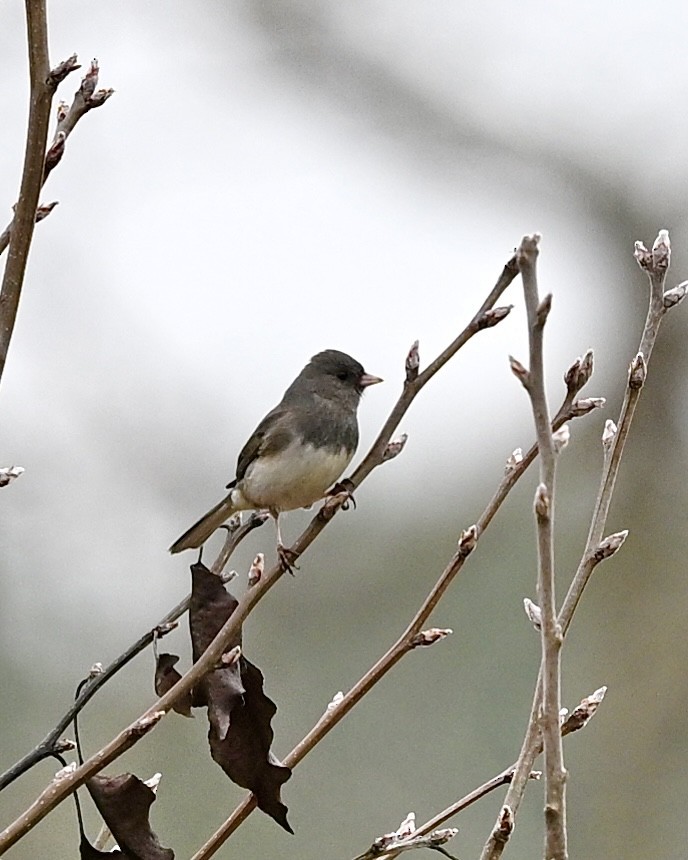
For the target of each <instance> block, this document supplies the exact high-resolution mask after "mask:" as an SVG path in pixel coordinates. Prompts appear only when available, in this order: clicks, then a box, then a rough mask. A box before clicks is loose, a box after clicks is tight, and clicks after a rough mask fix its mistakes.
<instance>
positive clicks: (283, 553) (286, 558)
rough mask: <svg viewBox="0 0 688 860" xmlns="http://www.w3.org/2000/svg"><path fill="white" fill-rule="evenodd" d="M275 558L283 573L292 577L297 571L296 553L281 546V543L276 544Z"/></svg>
mask: <svg viewBox="0 0 688 860" xmlns="http://www.w3.org/2000/svg"><path fill="white" fill-rule="evenodd" d="M277 557H278V558H279V562H280V564H281V565H282V568H283V569H284V572H285V573H290V574H291V575H292V576H293V575H294V571H295V570H298V569H299V567H298V565H297V564H296V559H297V558H298V557H299V556H298V554H297V553H295V552H294V550H293V549H290V548H289V547H288V546H282V544H281V543H278V544H277Z"/></svg>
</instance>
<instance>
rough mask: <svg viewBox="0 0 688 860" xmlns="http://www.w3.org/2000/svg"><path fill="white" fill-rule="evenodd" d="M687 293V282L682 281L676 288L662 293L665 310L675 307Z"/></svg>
mask: <svg viewBox="0 0 688 860" xmlns="http://www.w3.org/2000/svg"><path fill="white" fill-rule="evenodd" d="M687 292H688V281H682V282H681V283H680V284H679V285H678V286H677V287H674V288H673V289H671V290H667V291H666V292H665V293H664V307H665V308H666V310H669V308H673V307H676V305H678V304H680V302H682V301H683V300H684V298H685V297H686V293H687Z"/></svg>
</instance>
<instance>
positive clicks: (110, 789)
mask: <svg viewBox="0 0 688 860" xmlns="http://www.w3.org/2000/svg"><path fill="white" fill-rule="evenodd" d="M86 787H87V788H88V790H89V792H90V794H91V797H92V798H93V802H94V803H95V805H96V806H97V807H98V811H99V812H100V814H101V815H102V816H103V820H104V821H105V823H106V824H107V826H108V827H109V828H110V832H111V833H112V835H113V837H114V839H115V841H116V842H117V844H118V845H119V847H120V849H121V855H122V856H124V857H128V858H131V860H174V852H173V851H172V850H171V849H170V848H163V847H162V846H161V845H160V843H159V842H158V837H157V836H156V835H155V833H153V831H152V830H151V828H150V823H149V821H148V813H149V812H150V808H151V804H152V803H153V801H154V800H155V793H154V792H153V791H152V789H150V788H149V787H148V786H147V785H146V784H145V783H143V782H142V781H141V780H140V779H139V778H138V777H136V776H134V775H133V774H131V773H123V774H119V775H118V776H103V775H102V774H96V776H92V777H91V778H90V779H89V780H87V782H86ZM89 848H90V849H91V851H92V852H95V851H96V849H95V848H93V847H92V846H89ZM83 850H84V845H83V842H82V852H83ZM99 856H101V854H100V853H96V854H94V853H91V854H88V853H87V854H85V855H84V854H83V853H82V857H86V858H91V857H93V858H95V857H99ZM108 856H112V854H110V855H108Z"/></svg>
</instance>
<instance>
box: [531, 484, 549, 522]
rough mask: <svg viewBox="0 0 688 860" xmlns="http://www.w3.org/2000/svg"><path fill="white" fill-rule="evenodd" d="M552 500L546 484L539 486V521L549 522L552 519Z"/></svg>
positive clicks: (536, 508) (536, 503)
mask: <svg viewBox="0 0 688 860" xmlns="http://www.w3.org/2000/svg"><path fill="white" fill-rule="evenodd" d="M550 504H551V499H550V495H549V490H548V489H547V487H546V486H545V484H538V486H537V489H536V490H535V505H534V506H535V514H536V516H537V518H538V519H539V520H548V519H549V517H550Z"/></svg>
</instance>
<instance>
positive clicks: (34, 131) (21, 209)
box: [0, 0, 54, 379]
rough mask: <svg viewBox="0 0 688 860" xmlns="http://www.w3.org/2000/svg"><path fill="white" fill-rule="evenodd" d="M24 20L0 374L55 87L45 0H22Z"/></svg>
mask: <svg viewBox="0 0 688 860" xmlns="http://www.w3.org/2000/svg"><path fill="white" fill-rule="evenodd" d="M26 25H27V38H28V47H29V75H30V80H31V100H30V105H29V123H28V129H27V132H26V149H25V152H24V169H23V172H22V180H21V187H20V190H19V200H18V202H17V208H16V210H15V213H14V218H13V224H14V227H13V229H12V234H11V237H10V242H9V252H8V255H7V265H6V266H5V272H4V275H3V279H2V286H1V287H0V379H1V378H2V374H3V371H4V369H5V363H6V361H7V352H8V350H9V345H10V340H11V338H12V331H13V329H14V322H15V319H16V317H17V309H18V307H19V298H20V296H21V289H22V284H23V282H24V273H25V271H26V262H27V260H28V257H29V248H30V247H31V239H32V237H33V228H34V224H35V219H36V209H37V208H38V195H39V193H40V190H41V184H42V177H43V162H44V157H45V146H46V140H47V138H48V123H49V120H50V105H51V103H52V98H53V92H54V88H53V86H52V85H51V82H50V81H49V75H50V60H49V57H48V21H47V13H46V4H45V0H26Z"/></svg>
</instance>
